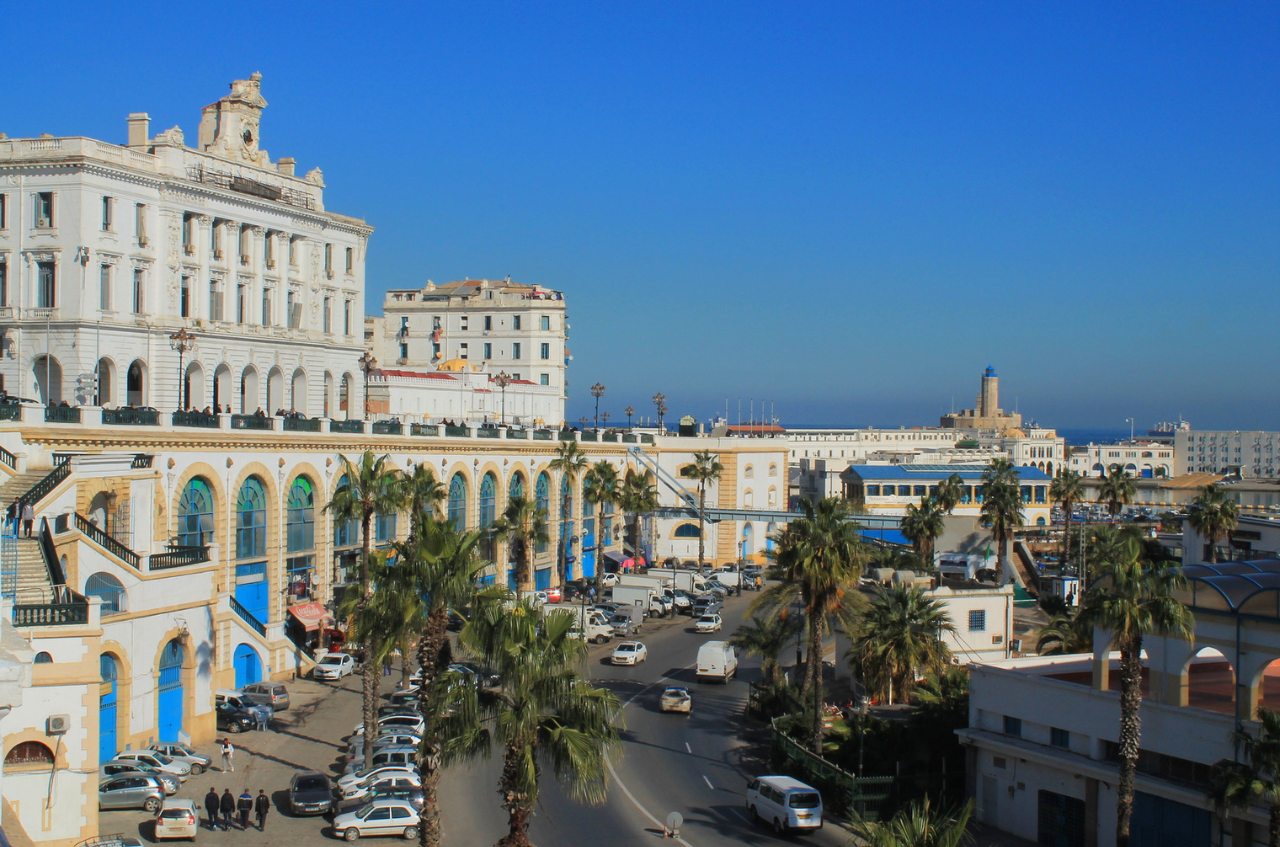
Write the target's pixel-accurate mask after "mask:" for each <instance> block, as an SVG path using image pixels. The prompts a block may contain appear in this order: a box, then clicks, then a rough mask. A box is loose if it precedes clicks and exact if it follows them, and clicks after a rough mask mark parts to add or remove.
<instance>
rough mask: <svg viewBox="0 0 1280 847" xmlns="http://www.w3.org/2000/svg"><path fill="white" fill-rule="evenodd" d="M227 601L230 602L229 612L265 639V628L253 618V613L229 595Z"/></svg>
mask: <svg viewBox="0 0 1280 847" xmlns="http://www.w3.org/2000/svg"><path fill="white" fill-rule="evenodd" d="M227 599H228V600H230V601H231V611H233V612H235V613H236V614H237V615H239V616H240V619H241V620H242V621H244V622H245V623H246V624H248V625H249V628H250V629H252V630H253V631H254V632H256V633H258V635H261V636H262V637H263V638H266V637H267V628H266V626H264V625H263V623H262V621H260V620H258V619H257V618H256V617H254V615H253V612H250V611H249V610H248V609H246V608H245V607H244V606H242V605H240V601H239V600H237V599H236V598H235V595H229V596H228V597H227Z"/></svg>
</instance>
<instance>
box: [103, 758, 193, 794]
mask: <svg viewBox="0 0 1280 847" xmlns="http://www.w3.org/2000/svg"><path fill="white" fill-rule="evenodd" d="M125 773H144V774H146V775H147V776H154V777H155V778H156V779H158V780H160V785H161V787H163V788H164V793H165V795H166V796H167V795H173V794H177V793H178V789H179V788H181V787H182V780H181V779H179V778H178V776H177V774H171V773H165V772H164V771H162V770H160V769H159V768H155V767H152V766H151V765H148V764H147V763H146V762H139V761H138V760H137V759H111V760H110V761H107V762H103V763H102V764H100V765H98V778H99V779H106V778H108V777H112V776H118V775H120V774H125Z"/></svg>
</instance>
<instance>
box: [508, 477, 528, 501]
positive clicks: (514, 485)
mask: <svg viewBox="0 0 1280 847" xmlns="http://www.w3.org/2000/svg"><path fill="white" fill-rule="evenodd" d="M523 496H524V474H522V473H520V472H519V471H516V472H515V475H514V476H512V477H511V487H510V488H509V489H508V490H507V497H508V498H512V497H523Z"/></svg>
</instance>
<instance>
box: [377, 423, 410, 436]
mask: <svg viewBox="0 0 1280 847" xmlns="http://www.w3.org/2000/svg"><path fill="white" fill-rule="evenodd" d="M373 434H374V435H403V434H404V424H402V423H400V421H374V422H373Z"/></svg>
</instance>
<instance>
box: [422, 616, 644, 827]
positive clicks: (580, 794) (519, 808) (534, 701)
mask: <svg viewBox="0 0 1280 847" xmlns="http://www.w3.org/2000/svg"><path fill="white" fill-rule="evenodd" d="M477 605H478V608H477V609H476V611H475V613H474V614H473V615H472V618H471V621H470V622H469V623H468V624H467V626H466V627H464V628H463V630H462V633H461V635H460V636H459V640H460V642H461V643H462V645H463V646H464V647H465V648H466V649H467V650H469V651H470V652H471V653H472V654H473V655H475V656H476V657H477V658H479V659H480V660H482V661H484V662H485V663H486V664H488V665H489V666H490V667H492V668H493V669H494V670H495V671H496V672H497V673H498V674H499V675H500V676H501V679H502V686H501V689H500V690H498V691H496V692H492V693H486V694H485V695H484V696H483V697H481V696H480V694H479V692H475V690H474V688H473V687H470V686H466V687H462V686H459V688H462V689H463V690H462V691H461V692H460V693H461V695H462V696H473V695H474V697H475V701H476V704H477V705H476V706H475V707H474V709H472V708H470V707H463V708H459V709H458V710H457V713H458V715H459V716H461V720H460V721H459V723H462V722H464V721H466V719H467V715H468V714H469V713H470V712H472V711H474V712H475V713H476V716H477V717H478V718H480V719H481V720H476V721H474V722H470V723H469V724H468V725H466V726H465V728H462V729H460V730H459V731H456V732H451V733H450V748H449V750H447V753H451V754H452V755H451V758H461V757H463V756H468V755H475V754H476V753H487V752H488V750H489V748H490V747H491V746H494V745H496V746H497V747H498V748H499V749H501V750H502V776H501V777H500V778H499V782H498V793H499V794H500V795H501V797H502V807H503V809H504V810H505V811H506V813H507V834H506V835H505V836H503V837H502V838H501V839H499V840H498V842H497V844H496V847H531V843H530V841H529V835H528V829H529V822H530V820H531V819H532V817H533V811H534V808H535V807H536V805H537V803H538V783H539V779H540V777H541V774H542V769H543V768H544V767H549V768H550V769H551V771H552V773H553V774H554V775H555V778H556V781H557V782H559V783H560V786H561V787H562V788H563V789H564V790H565V791H566V793H567V794H568V795H569V796H570V797H572V798H573V799H575V800H578V801H581V802H587V803H593V804H598V803H601V802H603V801H604V800H605V797H606V795H607V780H608V762H609V760H610V759H611V758H612V757H613V756H614V755H615V754H616V753H617V751H618V749H619V747H620V741H619V735H618V724H619V723H620V722H621V717H622V710H621V706H620V704H619V702H618V698H617V697H616V696H615V695H614V694H613V693H612V692H611V691H608V690H606V689H603V688H593V687H592V686H591V685H590V683H589V682H588V681H587V680H585V679H582V678H581V677H580V676H579V675H578V673H577V669H578V668H579V667H580V666H581V664H582V662H583V660H584V659H585V657H586V644H585V643H584V642H582V641H579V640H577V639H575V638H573V637H572V636H571V635H570V630H571V629H572V628H573V626H574V622H575V618H574V615H573V614H572V613H570V612H567V611H554V612H550V613H547V614H542V613H541V612H540V611H539V610H538V608H537V606H535V605H534V604H533V603H532V601H530V600H528V599H526V600H524V601H522V602H519V603H517V604H515V605H514V606H513V607H510V608H507V607H504V604H503V603H502V602H492V601H488V600H486V601H484V602H478V604H477ZM465 689H470V691H467V690H465Z"/></svg>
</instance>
